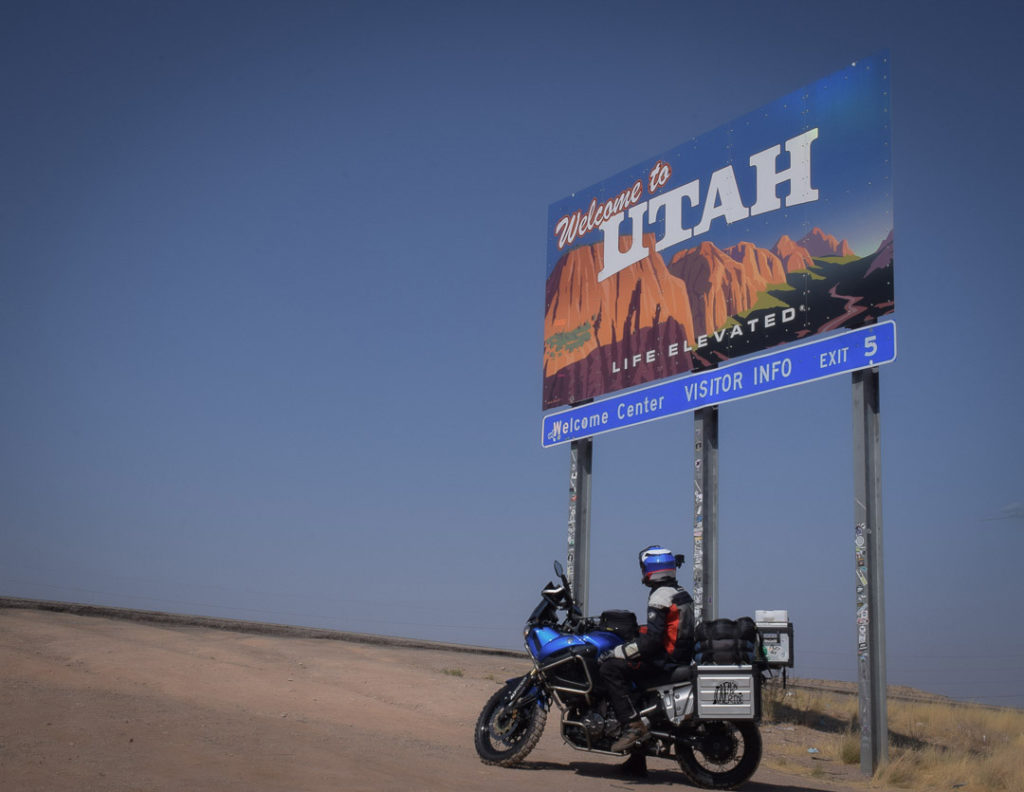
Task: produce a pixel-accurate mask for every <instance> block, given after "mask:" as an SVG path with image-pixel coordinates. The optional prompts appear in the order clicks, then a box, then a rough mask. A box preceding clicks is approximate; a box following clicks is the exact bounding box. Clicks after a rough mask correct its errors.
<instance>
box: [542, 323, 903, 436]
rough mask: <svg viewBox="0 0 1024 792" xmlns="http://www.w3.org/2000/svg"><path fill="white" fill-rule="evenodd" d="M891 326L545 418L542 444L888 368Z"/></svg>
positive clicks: (793, 347)
mask: <svg viewBox="0 0 1024 792" xmlns="http://www.w3.org/2000/svg"><path fill="white" fill-rule="evenodd" d="M895 359H896V325H895V323H893V322H880V323H878V324H875V325H870V326H867V327H860V328H857V329H856V330H847V331H846V332H844V333H838V334H833V335H829V336H824V337H822V338H818V339H816V340H814V341H809V342H807V343H803V344H788V345H786V346H784V347H781V348H780V349H779V350H777V351H772V352H769V353H768V354H766V355H761V356H758V357H749V358H744V359H743V360H737V361H735V362H732V363H727V364H726V365H724V366H720V367H718V368H716V369H712V370H708V371H702V372H699V373H697V374H693V375H690V376H682V377H677V378H676V379H671V380H666V381H664V382H657V383H654V384H653V385H648V386H646V387H644V388H637V389H635V390H631V391H628V392H627V393H622V394H617V395H615V396H609V397H608V398H606V399H601V400H600V401H595V402H590V403H588V404H583V405H580V406H578V407H572V408H570V409H568V410H563V411H562V412H556V413H549V414H548V415H545V416H544V419H543V421H542V422H541V444H542V445H543V446H544V447H548V446H555V445H560V444H561V443H568V442H571V441H573V440H579V439H580V438H583V437H593V436H594V435H598V434H604V433H605V432H613V431H615V430H616V429H624V428H625V427H627V426H636V425H637V424H642V423H648V422H649V421H656V420H658V419H659V418H668V417H669V416H670V415H679V414H681V413H686V412H693V411H694V410H699V409H700V408H702V407H710V406H712V405H714V404H722V403H724V402H729V401H735V400H737V399H745V398H747V397H748V396H757V395H758V394H761V393H768V392H770V391H775V390H781V389H782V388H790V387H793V386H794V385H803V384H804V383H806V382H814V381H815V380H820V379H825V378H827V377H835V376H837V375H839V374H848V373H850V372H852V371H859V370H861V369H865V368H872V367H874V366H880V365H882V364H883V363H892V361H894V360H895Z"/></svg>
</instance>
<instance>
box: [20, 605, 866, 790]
mask: <svg viewBox="0 0 1024 792" xmlns="http://www.w3.org/2000/svg"><path fill="white" fill-rule="evenodd" d="M5 604H6V607H0V789H5V790H7V789H9V790H23V791H24V792H30V791H32V790H39V791H40V792H42V791H43V790H46V792H62V791H63V790H105V791H106V790H109V791H110V792H121V791H122V790H124V791H129V790H130V791H131V792H136V791H137V792H142V790H145V791H146V792H157V791H162V790H168V792H170V791H171V790H174V792H180V791H181V790H196V791H197V792H205V791H206V790H209V791H210V792H214V791H216V792H232V791H233V790H238V791H239V792H242V790H244V791H245V792H254V791H260V790H267V791H268V792H271V791H276V790H281V792H285V791H286V790H287V792H297V791H298V790H305V791H306V792H320V790H324V791H326V790H346V791H348V792H359V791H361V790H367V792H369V791H370V790H372V791H373V792H380V791H381V790H452V791H453V792H463V791H464V790H496V791H497V792H502V791H503V790H533V789H536V788H543V789H547V790H584V789H585V790H588V791H589V790H612V789H616V790H622V789H657V788H659V787H662V788H666V789H668V788H671V787H677V786H681V787H685V786H686V783H685V781H684V779H683V777H682V775H681V774H680V773H679V772H678V770H677V767H676V765H675V764H674V763H673V762H670V761H667V760H651V761H650V771H651V772H650V774H649V776H648V777H647V778H645V779H629V778H624V777H623V776H621V775H620V774H619V771H618V767H617V764H618V762H617V761H616V760H614V759H606V758H604V757H599V756H591V755H590V754H586V753H580V752H577V751H574V750H572V749H570V748H568V747H567V746H565V745H563V744H562V741H561V739H560V737H559V735H558V728H557V727H558V723H557V718H556V717H554V716H553V717H551V718H550V719H549V721H548V727H547V729H546V732H545V734H544V736H543V738H542V739H541V741H540V743H539V744H538V746H537V748H536V749H535V750H534V752H533V753H532V754H531V755H530V757H529V759H528V761H527V762H526V763H525V764H524V765H523V767H521V768H516V769H505V768H497V767H489V766H486V765H484V764H482V763H481V762H480V761H479V759H478V758H477V756H476V752H475V751H474V749H473V743H472V732H473V727H474V724H475V722H476V717H477V715H478V713H479V710H480V708H481V707H482V706H483V703H484V702H485V701H486V700H487V698H488V697H489V696H490V695H491V693H492V692H493V691H494V690H495V689H496V687H497V686H498V685H499V684H501V683H503V682H504V680H505V679H508V678H510V677H513V676H517V675H519V674H521V673H524V672H525V671H526V670H527V669H528V668H529V664H528V661H527V660H526V658H525V656H520V655H517V654H515V653H503V654H497V655H496V654H490V653H485V652H482V651H478V650H471V651H453V650H451V649H448V648H442V647H440V646H431V645H426V644H423V643H422V642H399V643H401V644H402V645H391V644H389V643H387V642H384V643H379V642H376V641H373V642H363V641H360V640H322V638H323V637H327V636H323V635H321V636H319V637H290V636H288V635H281V634H276V633H275V632H274V631H273V630H270V631H268V632H267V634H260V633H253V632H243V631H240V630H239V629H237V628H236V629H223V628H221V629H218V628H216V627H214V626H209V625H202V626H200V625H194V624H185V623H181V620H178V621H175V620H169V621H168V622H166V623H159V622H154V621H150V620H132V619H127V618H124V617H123V614H119V616H120V617H119V618H111V617H109V616H101V615H83V614H81V613H70V612H58V611H56V610H45V609H38V608H21V607H12V606H11V603H10V602H9V601H8V602H7V603H5ZM553 715H554V714H553ZM790 737H792V735H790ZM772 739H773V737H772V734H771V730H770V729H769V730H767V731H766V744H765V759H766V761H765V763H764V764H763V765H762V768H761V769H760V770H759V771H758V773H757V774H756V775H755V777H754V779H753V780H752V781H751V782H749V783H748V784H747V785H745V786H744V787H743V789H745V790H749V792H767V791H768V790H771V791H772V792H789V791H793V792H815V791H816V790H821V791H827V792H852V791H853V790H864V789H866V788H867V784H866V783H864V782H863V781H858V780H857V779H856V778H853V777H852V773H851V772H845V771H843V769H842V768H835V769H832V768H830V769H829V772H826V773H824V774H822V773H819V774H818V777H813V778H812V777H802V776H799V775H791V774H786V773H782V772H779V771H778V770H775V769H772V768H771V767H769V766H768V765H769V764H770V756H771V750H772Z"/></svg>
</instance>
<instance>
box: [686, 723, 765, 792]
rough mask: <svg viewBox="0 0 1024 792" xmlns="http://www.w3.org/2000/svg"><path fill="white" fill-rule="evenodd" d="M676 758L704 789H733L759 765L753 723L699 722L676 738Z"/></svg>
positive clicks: (758, 738)
mask: <svg viewBox="0 0 1024 792" xmlns="http://www.w3.org/2000/svg"><path fill="white" fill-rule="evenodd" d="M676 759H677V761H678V762H679V766H680V768H682V771H683V774H684V775H685V776H686V777H687V778H689V779H690V781H692V782H693V783H694V784H696V785H697V786H699V787H703V788H704V789H733V788H734V787H737V786H739V785H740V784H742V783H743V782H744V781H746V780H747V779H748V778H750V777H751V776H752V775H753V774H754V771H755V770H757V766H758V765H759V764H760V763H761V732H760V731H759V730H758V728H757V724H756V723H754V722H753V721H703V722H701V723H699V724H698V725H697V726H696V728H695V729H694V730H693V731H688V732H687V733H686V734H685V735H680V738H679V740H678V741H677V743H676Z"/></svg>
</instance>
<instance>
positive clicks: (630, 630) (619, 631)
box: [597, 610, 639, 641]
mask: <svg viewBox="0 0 1024 792" xmlns="http://www.w3.org/2000/svg"><path fill="white" fill-rule="evenodd" d="M597 629H599V630H606V631H607V632H611V633H615V634H616V635H617V636H619V637H620V638H622V639H623V640H624V641H632V640H633V639H634V638H636V635H637V633H638V632H639V627H638V626H637V622H636V614H635V613H633V611H628V610H606V611H604V612H603V613H602V614H601V620H600V621H599V622H598V624H597Z"/></svg>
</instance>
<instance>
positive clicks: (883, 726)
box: [853, 368, 889, 775]
mask: <svg viewBox="0 0 1024 792" xmlns="http://www.w3.org/2000/svg"><path fill="white" fill-rule="evenodd" d="M879 412H880V411H879V398H878V369H877V368H870V369H863V370H861V371H855V372H854V373H853V468H854V477H855V481H854V496H855V501H854V520H855V534H854V543H855V553H856V572H857V581H856V585H857V685H858V693H859V708H860V769H861V772H862V773H864V774H865V775H874V773H875V770H877V769H878V766H879V765H880V764H882V763H884V762H886V761H888V758H889V719H888V713H887V704H886V666H885V597H884V586H883V582H884V576H883V574H882V573H883V568H882V472H881V471H882V454H881V424H880V421H879Z"/></svg>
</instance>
